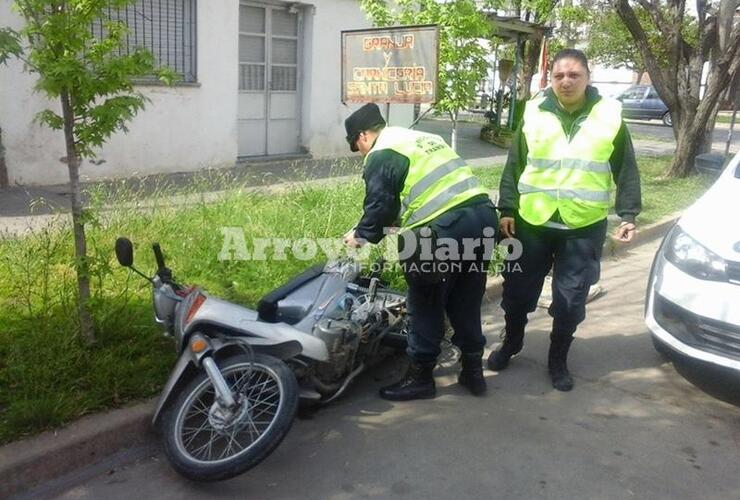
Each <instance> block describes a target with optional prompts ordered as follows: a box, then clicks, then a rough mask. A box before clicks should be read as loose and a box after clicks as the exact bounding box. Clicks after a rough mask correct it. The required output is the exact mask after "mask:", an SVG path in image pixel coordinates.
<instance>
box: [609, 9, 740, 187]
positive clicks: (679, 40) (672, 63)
mask: <svg viewBox="0 0 740 500" xmlns="http://www.w3.org/2000/svg"><path fill="white" fill-rule="evenodd" d="M610 4H611V5H612V6H613V7H614V8H616V11H617V15H618V16H619V18H620V19H621V20H622V22H623V23H624V25H625V27H626V28H627V30H628V31H629V33H630V35H631V36H632V40H633V43H634V46H635V50H637V51H639V53H640V56H641V57H642V60H643V61H644V63H645V67H646V68H647V71H648V73H649V74H650V79H651V80H652V82H653V85H654V86H655V89H656V90H657V92H658V94H659V95H660V97H661V99H662V100H663V102H665V104H666V106H668V109H669V111H670V113H671V120H672V122H673V134H674V136H675V138H676V154H675V156H674V157H673V163H672V164H671V167H670V168H669V170H668V172H667V175H668V176H669V177H685V176H687V175H689V174H690V173H691V172H692V171H693V167H694V158H695V157H696V155H697V154H698V153H700V152H704V151H707V150H708V149H711V140H712V132H713V130H714V122H715V120H716V117H717V112H718V110H719V102H720V98H721V97H722V94H723V93H724V92H725V91H726V89H728V88H730V87H731V84H732V81H733V79H734V78H735V77H736V75H738V72H740V22H737V21H735V19H734V13H735V10H736V9H737V7H738V5H739V3H738V0H716V1H711V0H697V3H696V15H695V16H694V15H691V14H689V13H688V12H687V8H686V1H685V0H610ZM637 6H639V7H640V8H642V9H644V11H645V13H646V14H647V15H646V16H645V17H644V18H641V17H640V15H639V14H638V11H637V8H636V7H637ZM653 31H654V32H655V33H657V34H658V36H657V39H655V40H654V42H655V43H651V33H652V32H653ZM707 62H709V63H710V64H709V72H708V74H707V78H706V87H705V88H704V89H703V93H702V73H703V70H704V65H705V63H707Z"/></svg>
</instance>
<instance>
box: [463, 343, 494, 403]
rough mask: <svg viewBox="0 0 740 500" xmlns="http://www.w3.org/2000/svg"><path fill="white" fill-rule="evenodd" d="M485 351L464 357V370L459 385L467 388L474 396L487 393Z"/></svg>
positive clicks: (468, 353)
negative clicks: (484, 373)
mask: <svg viewBox="0 0 740 500" xmlns="http://www.w3.org/2000/svg"><path fill="white" fill-rule="evenodd" d="M482 358H483V351H479V352H467V353H463V355H462V370H461V371H460V375H459V376H458V377H457V383H458V384H460V385H462V386H463V387H466V388H467V389H468V390H469V391H470V392H471V393H472V394H473V395H474V396H482V395H483V394H485V393H486V389H487V387H486V379H485V378H483V359H482Z"/></svg>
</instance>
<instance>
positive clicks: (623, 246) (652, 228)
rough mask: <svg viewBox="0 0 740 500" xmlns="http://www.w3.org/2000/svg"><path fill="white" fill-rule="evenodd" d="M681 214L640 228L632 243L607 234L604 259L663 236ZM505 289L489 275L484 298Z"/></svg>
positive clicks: (490, 298)
mask: <svg viewBox="0 0 740 500" xmlns="http://www.w3.org/2000/svg"><path fill="white" fill-rule="evenodd" d="M680 216H681V215H680V213H679V214H671V215H669V216H667V217H664V218H663V219H661V220H659V221H658V222H655V223H653V224H649V225H647V226H645V227H644V228H643V229H639V230H638V231H637V233H636V234H635V237H634V239H633V240H632V241H631V242H630V243H623V242H621V241H619V240H616V239H614V237H613V236H611V235H607V238H606V241H604V247H603V254H602V255H603V257H602V259H603V258H611V259H613V258H617V257H620V256H622V255H624V254H625V253H627V252H629V251H630V250H632V249H634V248H636V247H638V246H640V245H644V244H645V243H649V242H651V241H654V240H656V239H657V238H662V237H663V236H665V234H666V233H667V232H668V230H669V229H670V228H671V227H673V225H674V224H675V223H676V221H678V219H679V217H680ZM503 289H504V279H503V277H502V276H501V275H496V276H491V277H489V278H488V281H487V282H486V292H485V295H484V298H483V300H485V301H486V302H493V301H495V300H497V299H499V298H501V293H502V292H503Z"/></svg>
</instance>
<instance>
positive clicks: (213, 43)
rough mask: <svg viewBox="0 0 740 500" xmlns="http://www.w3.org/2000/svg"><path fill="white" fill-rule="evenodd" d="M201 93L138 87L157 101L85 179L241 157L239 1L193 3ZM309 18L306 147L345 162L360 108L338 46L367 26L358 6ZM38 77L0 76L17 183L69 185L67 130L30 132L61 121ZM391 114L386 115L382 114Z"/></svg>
mask: <svg viewBox="0 0 740 500" xmlns="http://www.w3.org/2000/svg"><path fill="white" fill-rule="evenodd" d="M11 3H12V2H11V0H0V19H1V20H2V22H1V23H0V24H2V25H9V26H12V27H14V28H16V29H17V28H20V27H21V25H22V21H21V19H20V18H19V17H18V16H17V15H16V14H15V13H13V12H12V11H11V9H10V5H11ZM197 5H198V10H197V80H198V83H197V85H194V86H175V87H165V86H139V87H137V90H139V91H141V92H142V93H143V94H145V95H146V96H147V97H148V98H149V99H151V102H149V103H148V104H147V105H146V109H145V110H144V111H142V112H140V113H139V114H138V115H137V116H136V117H135V118H134V119H133V120H132V121H131V122H130V123H129V124H128V126H127V127H128V129H129V131H128V132H127V133H124V132H119V133H116V134H115V135H114V136H113V137H111V139H110V140H109V141H108V142H107V143H106V145H105V146H104V147H103V148H102V149H101V150H100V151H99V155H98V158H99V159H101V160H105V161H104V162H103V163H102V164H100V165H95V164H92V163H90V162H89V161H85V162H83V165H82V168H81V176H82V178H83V180H95V179H102V178H115V177H127V176H134V175H145V174H152V173H167V172H185V171H195V170H200V169H203V168H220V167H225V166H231V165H233V164H234V162H235V160H236V157H237V104H238V65H237V61H238V20H239V2H238V0H233V1H230V2H227V1H218V2H216V1H202V0H201V1H199V2H197ZM299 5H300V6H301V7H303V8H304V9H305V11H304V12H305V20H304V23H305V26H304V33H305V36H304V46H303V59H304V61H303V62H304V66H303V77H302V89H303V93H302V145H303V147H304V148H305V149H306V150H307V151H308V152H309V153H311V154H312V155H313V156H314V157H317V158H327V157H337V156H345V155H347V154H349V150H348V147H347V143H346V142H345V140H344V136H345V135H346V134H345V131H344V119H345V118H346V117H347V116H349V114H350V113H351V112H352V111H354V110H355V109H357V108H358V107H359V105H351V106H345V105H343V104H342V103H341V91H340V90H341V89H340V82H341V80H340V75H341V37H340V33H341V31H342V30H346V29H358V28H367V27H370V26H371V24H370V22H369V21H368V20H367V19H366V17H365V15H364V13H363V12H362V11H361V10H360V7H359V2H357V1H356V0H313V1H312V3H311V4H305V3H302V4H299ZM35 80H36V78H35V75H33V74H29V73H24V72H23V67H22V64H21V63H20V62H18V61H15V60H14V61H11V62H9V64H8V66H7V67H0V127H2V130H3V143H4V146H5V149H6V152H5V156H6V163H7V166H8V174H9V180H10V182H11V183H13V184H56V183H65V182H67V180H68V174H67V169H66V166H65V164H63V163H61V162H60V161H59V158H61V157H63V156H65V155H66V152H65V149H64V138H63V133H62V132H61V131H54V130H50V129H48V128H47V127H44V126H41V125H39V124H37V123H34V117H35V115H36V114H37V113H38V112H39V111H42V110H43V109H47V108H50V109H53V110H55V111H56V112H58V113H60V109H59V108H60V106H59V104H58V102H56V101H55V102H50V101H48V100H47V99H46V98H45V97H44V96H42V95H40V94H37V93H34V92H33V91H32V88H33V85H34V82H35ZM381 110H383V112H384V113H385V106H384V105H381ZM390 114H391V117H390V123H391V124H392V125H400V126H408V125H410V124H411V122H412V121H413V106H412V105H393V106H391V113H390Z"/></svg>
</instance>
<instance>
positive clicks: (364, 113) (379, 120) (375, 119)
mask: <svg viewBox="0 0 740 500" xmlns="http://www.w3.org/2000/svg"><path fill="white" fill-rule="evenodd" d="M377 125H383V126H385V120H384V119H383V115H381V114H380V108H378V105H377V104H375V103H374V102H369V103H367V104H365V105H364V106H363V107H361V108H360V109H358V110H357V111H355V112H354V113H352V114H351V115H349V117H348V118H347V119H346V120H344V128H345V129H346V130H347V142H348V143H349V149H351V150H352V152H353V153H356V152H357V145H356V144H355V143H356V142H357V138H358V137H359V135H360V132H364V131H365V130H369V129H371V128H373V127H375V126H377Z"/></svg>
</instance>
